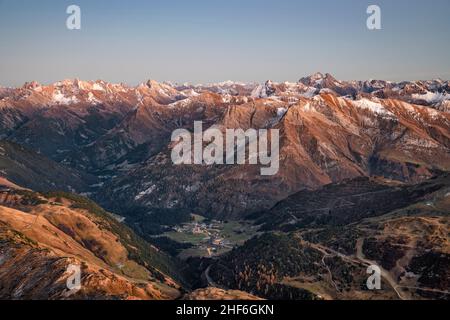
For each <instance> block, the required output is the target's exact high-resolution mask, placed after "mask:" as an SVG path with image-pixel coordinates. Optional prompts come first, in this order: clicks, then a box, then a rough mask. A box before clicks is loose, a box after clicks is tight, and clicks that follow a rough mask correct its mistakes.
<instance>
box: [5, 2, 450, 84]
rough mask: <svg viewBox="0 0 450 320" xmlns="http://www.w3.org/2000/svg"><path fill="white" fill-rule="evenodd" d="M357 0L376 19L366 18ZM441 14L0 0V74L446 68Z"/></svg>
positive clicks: (443, 7)
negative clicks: (73, 25)
mask: <svg viewBox="0 0 450 320" xmlns="http://www.w3.org/2000/svg"><path fill="white" fill-rule="evenodd" d="M71 4H77V5H79V6H80V7H81V10H82V29H81V30H79V31H70V30H67V29H66V26H65V22H66V19H67V17H68V15H67V14H66V8H67V6H68V5H71ZM369 4H377V5H379V6H380V7H381V9H382V27H383V29H382V30H379V31H369V30H368V29H367V28H366V19H367V17H368V15H367V14H366V8H367V6H368V5H369ZM449 16H450V1H448V0H433V1H425V0H371V1H366V0H315V1H312V0H311V1H301V0H277V1H273V0H270V1H266V0H258V1H257V0H226V1H222V0H191V1H189V0H145V1H144V0H128V1H119V0H71V1H66V0H42V1H36V0H0V85H3V86H17V85H21V84H22V83H23V82H25V81H30V80H37V81H39V82H42V83H50V82H54V81H57V80H61V79H66V78H80V79H86V80H96V79H104V80H107V81H112V82H126V83H129V84H133V85H134V84H137V83H139V82H143V81H145V80H146V79H150V78H151V79H155V80H158V81H165V80H171V81H176V82H186V81H189V82H194V83H205V82H216V81H223V80H228V79H232V80H239V81H258V82H261V81H264V80H267V79H271V80H274V81H285V80H286V81H296V80H298V79H299V78H300V77H302V76H305V75H308V74H311V73H314V72H316V71H322V72H329V73H332V74H334V75H335V76H336V77H337V78H340V79H372V78H380V79H388V80H411V79H431V78H438V77H440V78H443V79H449V78H450V59H449V58H448V57H449V54H450V33H449V30H450V19H449Z"/></svg>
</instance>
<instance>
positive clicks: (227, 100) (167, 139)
mask: <svg viewBox="0 0 450 320" xmlns="http://www.w3.org/2000/svg"><path fill="white" fill-rule="evenodd" d="M449 112H450V81H443V80H439V79H438V80H430V81H404V82H390V81H383V80H368V81H339V80H337V79H335V78H334V77H333V76H332V75H330V74H322V73H316V74H314V75H311V76H308V77H303V78H301V79H300V80H299V81H298V82H295V83H291V82H283V83H277V82H273V81H266V82H264V83H262V84H257V83H240V82H232V81H227V82H223V83H216V84H207V85H192V84H173V83H158V82H156V81H154V80H149V81H147V82H145V83H142V84H140V85H138V86H135V87H132V86H128V85H125V84H112V83H108V82H105V81H81V80H78V79H75V80H64V81H60V82H57V83H54V84H50V85H41V84H39V83H36V82H29V83H26V84H24V86H22V87H20V88H1V87H0V182H1V185H3V188H4V191H3V196H2V198H1V199H3V200H2V201H0V223H1V226H2V229H1V237H0V239H1V240H0V243H1V246H2V247H1V249H0V284H1V285H0V296H1V297H8V298H11V297H12V298H21V297H22V298H26V297H32V298H33V297H36V298H42V297H44V296H45V294H47V296H48V297H51V298H61V297H64V290H63V289H62V287H61V283H62V282H61V281H59V280H58V281H59V282H58V281H56V280H55V279H53V278H52V279H46V281H47V282H45V281H44V282H45V283H46V284H45V283H44V282H43V287H42V288H38V289H36V291H33V290H32V288H31V287H32V286H33V285H32V284H34V283H36V281H40V279H41V278H42V277H44V278H45V276H44V275H43V272H44V271H43V270H44V269H46V268H47V270H48V269H49V268H55V270H57V271H55V272H54V274H55V276H56V274H59V276H60V277H64V273H63V272H62V270H63V267H64V266H66V264H67V263H68V262H67V261H69V260H71V259H78V260H79V261H82V262H84V263H85V264H86V270H89V271H88V273H89V274H90V275H92V278H93V279H97V280H96V281H99V282H101V279H102V277H106V278H108V279H112V278H114V279H115V280H114V283H111V284H108V285H107V287H108V288H102V289H98V285H97V284H96V283H95V281H94V280H93V281H94V282H91V283H92V287H88V288H87V289H86V290H87V291H85V292H82V293H79V294H80V295H79V296H78V298H95V297H97V298H102V297H112V298H140V299H149V298H150V299H154V298H162V299H174V298H178V297H181V296H182V295H183V294H184V293H186V292H189V293H190V292H191V291H192V290H194V289H195V287H196V284H198V283H199V282H202V281H199V280H198V279H192V277H191V276H192V274H196V273H198V275H199V277H203V280H204V279H205V273H206V274H207V275H208V277H206V278H209V281H206V283H205V280H204V281H203V285H208V284H209V285H210V286H214V285H215V286H217V287H220V286H221V287H222V288H215V289H214V290H209V291H207V292H208V294H210V293H211V292H220V295H221V296H224V295H227V294H228V295H230V296H236V292H234V293H231V292H228V293H226V292H227V291H226V290H228V289H231V290H243V291H246V292H248V293H252V294H254V295H256V296H259V297H262V298H269V299H270V298H292V299H309V298H320V297H322V298H323V297H325V298H330V299H345V298H352V295H351V292H350V291H352V290H355V288H356V287H357V286H358V285H359V284H360V282H361V281H362V280H361V279H362V275H363V274H364V270H362V269H361V266H364V259H365V258H362V257H363V256H366V257H367V256H371V253H372V255H373V257H371V258H370V259H371V260H376V259H375V258H376V257H375V255H376V254H374V253H373V252H374V251H382V252H383V254H384V252H385V251H386V250H387V251H389V252H388V253H386V255H389V254H390V252H394V253H395V254H398V255H399V257H397V258H396V259H394V260H393V261H392V259H391V258H390V257H387V258H386V259H384V258H380V261H377V262H378V263H381V264H383V263H384V264H385V265H384V269H385V270H386V273H388V274H389V276H387V277H385V281H387V283H388V284H389V283H390V285H391V289H393V291H392V290H391V291H389V292H384V293H382V294H381V295H375V296H374V297H384V298H387V297H394V298H417V297H419V298H427V297H431V293H432V292H434V293H436V294H437V295H434V296H432V297H434V298H436V297H438V298H442V297H444V298H445V297H448V295H446V294H445V292H446V290H447V289H448V283H447V282H446V280H445V277H447V276H448V270H449V268H448V261H449V260H448V257H449V251H448V250H449V247H448V232H447V233H445V232H442V229H443V230H445V228H447V230H448V222H449V221H448V213H449V212H448V209H446V208H445V205H444V204H443V203H446V201H447V200H446V199H447V198H448V195H446V190H447V189H446V188H447V182H448V178H447V177H448V176H447V173H448V172H449V171H450V113H449ZM195 121H203V126H204V127H205V129H206V127H214V128H218V129H219V130H221V131H225V130H226V129H239V128H240V129H243V130H247V129H250V128H253V129H278V130H279V132H280V144H279V146H280V170H279V172H278V173H277V174H276V175H274V176H261V175H260V174H259V173H260V166H259V165H250V164H246V165H214V166H206V165H203V166H202V165H201V166H198V165H183V166H176V165H173V163H172V161H171V151H172V149H173V148H174V144H173V143H172V141H171V134H172V132H173V131H174V130H176V129H180V128H183V129H187V130H189V131H191V132H192V131H193V127H194V122H195ZM430 181H431V182H430ZM436 181H437V182H436ZM349 186H350V187H349ZM55 192H64V193H63V194H60V195H59V196H54V193H55ZM447 192H448V191H447ZM75 194H77V195H76V196H75ZM79 195H81V196H83V197H81V196H79ZM78 197H81V199H83V200H80V198H78ZM84 197H86V198H84ZM446 197H447V198H446ZM28 198H31V199H34V200H33V201H31V200H29V199H28ZM88 198H89V199H91V200H93V201H95V202H97V203H98V204H99V205H100V206H101V207H102V208H104V209H102V208H100V207H98V206H97V205H96V204H94V203H93V202H91V200H88ZM11 199H13V200H11ZM24 199H25V200H24ZM74 199H75V200H74ZM430 199H431V200H430ZM24 201H25V202H24ZM430 201H431V202H430ZM79 202H81V203H82V204H83V207H82V208H81V209H80V208H79ZM86 203H89V208H91V207H94V208H96V209H95V210H93V211H95V212H96V213H99V212H101V215H100V216H101V217H100V218H99V217H98V216H92V212H91V213H89V212H90V211H89V210H87V211H86V207H85V206H86ZM429 203H433V206H436V205H435V203H439V210H438V209H436V210H434V211H433V210H431V209H430V208H429V207H431V208H435V207H433V206H428V204H429ZM411 206H413V207H411ZM416 207H420V210H419V209H417V210H416V209H415V208H416ZM423 208H428V209H430V210H431V212H430V210H425V211H426V212H425V211H424V210H422V209H423ZM447 208H448V207H447ZM60 211H63V212H66V215H63V214H56V212H60ZM91 211H92V210H91ZM109 212H111V213H109ZM411 212H414V213H411ZM189 214H196V215H201V216H203V217H205V218H207V219H213V220H222V221H227V220H231V221H242V220H250V221H252V223H254V224H255V226H258V228H259V233H260V234H259V236H257V237H255V238H253V239H251V240H249V241H248V242H247V243H245V245H244V246H239V247H236V248H235V249H234V250H232V251H231V252H228V253H225V254H224V255H221V256H219V258H218V259H212V261H211V260H210V258H205V259H204V260H201V261H193V260H192V261H190V262H186V261H183V262H182V261H179V260H178V258H176V257H173V256H170V255H169V254H167V253H165V252H163V251H164V250H165V248H166V247H167V243H165V245H164V244H161V243H160V242H158V241H157V240H156V239H155V236H158V235H160V234H161V233H162V232H163V230H165V229H166V228H167V227H172V226H175V225H177V224H181V223H185V222H187V221H189ZM410 215H413V216H414V218H413V217H411V218H408V217H409V216H410ZM36 217H37V218H36ZM38 218H39V219H42V220H43V221H42V225H40V224H39V225H36V227H33V226H32V227H27V226H26V225H29V222H30V221H33V220H34V219H36V220H37V219H38ZM394 218H395V219H394ZM102 219H105V221H106V222H105V221H103V220H102ZM371 219H375V220H371ZM72 220H77V221H72ZM78 220H80V221H83V222H79V221H78ZM368 221H370V223H371V227H367V223H368ZM399 221H402V222H404V223H405V226H408V227H406V229H407V230H406V231H405V232H404V233H405V234H395V236H394V235H392V236H391V235H390V234H391V233H392V232H393V231H392V230H395V227H390V228H391V229H389V228H388V227H387V226H386V225H399V223H400V222H399ZM383 223H384V228H385V231H384V232H380V231H379V230H381V229H382V227H381V226H382V225H383ZM80 224H83V225H85V224H89V225H91V224H92V226H91V227H90V229H86V228H84V227H79V225H80ZM376 224H377V225H376ZM111 225H113V226H111ZM375 225H376V226H375ZM400 225H401V223H400ZM103 227H105V228H106V229H105V230H102V229H103ZM55 228H56V229H55ZM99 228H100V229H99ZM122 228H124V229H123V230H126V231H123V230H122ZM339 228H343V229H344V230H346V232H345V233H342V234H339V235H338V234H334V232H336V230H339ZM35 229H38V230H35ZM431 229H432V230H439V231H436V232H438V233H439V234H438V237H439V239H440V240H439V241H437V240H436V236H437V235H436V233H433V232H434V231H433V232H431V231H430V230H431ZM23 230H25V231H23ZM348 230H352V231H355V232H357V235H359V236H358V237H357V236H353V237H355V238H353V240H352V242H351V244H348V243H347V242H348V241H349V239H348V238H346V237H347V235H348V234H347V231H348ZM377 230H378V231H377ZM418 230H420V235H418V232H419V231H418ZM423 230H428V231H429V232H428V231H427V232H422V231H423ZM46 233H48V236H46V237H44V236H42V235H44V234H46ZM324 233H326V234H327V236H326V237H325V236H323V237H325V238H322V234H324ZM331 233H333V234H334V235H333V236H330V235H329V234H331ZM364 233H366V234H364ZM51 234H57V235H59V236H55V237H56V238H55V237H53V236H52V237H53V238H52V237H51V236H50V235H51ZM131 234H132V236H130V235H131ZM97 235H99V236H98V237H97ZM413 235H414V236H413ZM350 236H351V235H348V237H350ZM123 237H125V238H123ZM129 237H132V238H133V239H138V240H135V241H137V242H138V243H139V246H138V245H137V244H136V243H128V244H127V241H128V240H127V239H128V238H129ZM286 237H287V238H286ZM306 237H308V239H309V240H307V239H306ZM330 237H332V238H333V239H330ZM44 238H45V239H54V240H45V239H44ZM94 238H95V239H94ZM57 239H59V240H57ZM111 239H115V240H114V241H116V242H117V243H118V244H117V246H113V247H114V248H108V246H107V243H109V242H111ZM258 239H259V240H258ZM311 239H313V240H311ZM317 239H319V240H317ZM358 241H359V242H358ZM61 243H68V244H70V243H72V246H70V245H69V246H68V247H67V248H64V249H62V248H61V245H62V244H61ZM119 243H121V245H120V244H119ZM331 243H332V244H331ZM336 243H337V244H336ZM170 244H171V245H172V246H178V245H179V244H173V243H170ZM399 244H401V245H403V246H404V247H406V246H410V247H412V248H414V247H417V246H419V245H424V244H425V245H426V246H428V247H429V248H428V249H429V251H428V252H425V251H423V250H416V249H414V250H412V249H411V250H409V251H405V250H403V251H401V250H396V249H395V248H397V247H398V246H399ZM158 246H161V247H160V248H158ZM361 246H362V249H361ZM69 247H72V248H74V249H73V250H72V249H69ZM269 247H270V248H271V250H275V251H277V250H278V249H276V248H278V247H285V248H286V250H287V252H290V251H292V257H293V260H292V261H297V260H295V259H298V264H296V263H294V264H295V265H296V266H295V267H294V266H293V267H292V268H293V269H289V270H285V269H284V267H283V266H288V265H290V263H291V262H292V261H290V262H289V261H284V260H280V261H284V262H282V263H278V264H276V263H275V262H274V261H271V259H272V258H273V259H275V260H278V258H277V257H276V253H275V252H273V253H271V254H272V256H270V255H265V254H263V253H262V252H263V251H267V252H272V251H271V250H268V248H269ZM75 248H76V249H75ZM133 248H137V252H134V253H133V252H132V251H133V250H134V249H133ZM149 248H150V249H149ZM343 248H344V249H343ZM345 248H346V249H345ZM386 248H388V249H386ZM47 250H50V252H47ZM361 250H362V251H361ZM114 251H117V252H121V254H119V253H115V252H114ZM400 251H401V252H400ZM249 252H254V253H255V254H256V256H252V255H250V254H249ZM147 254H149V255H154V256H155V257H157V258H155V259H150V258H142V257H139V255H145V256H146V255H147ZM427 254H428V255H430V256H427ZM339 255H345V256H346V257H343V256H339ZM433 255H437V256H440V257H441V258H442V260H440V259H437V260H436V261H440V262H439V264H440V267H437V266H435V263H436V262H433V261H431V260H432V259H431V258H430V257H431V256H433ZM28 256H32V257H35V259H34V258H33V259H30V260H29V261H30V262H29V263H30V268H32V269H33V270H35V271H36V272H35V273H33V274H30V275H29V277H27V276H25V278H20V280H15V279H16V277H17V275H16V274H15V273H14V270H13V269H11V266H13V265H14V263H17V261H26V260H23V259H25V257H28ZM136 256H137V257H136ZM130 257H133V258H130ZM349 257H351V258H349ZM358 257H359V258H358ZM383 257H384V256H383ZM247 258H248V259H247ZM357 258H358V259H357ZM5 259H6V260H5ZM14 259H15V260H14ZM21 259H22V260H21ZM58 259H62V260H58ZM64 259H68V260H67V261H65V260H64ZM146 259H148V260H146ZM280 259H284V258H282V257H280ZM332 259H334V260H333V261H334V262H333V265H334V266H335V267H336V270H334V269H332V270H331V269H330V268H329V266H330V264H329V263H331V262H329V263H327V261H328V260H330V261H331V260H332ZM339 259H341V260H342V261H337V260H339ZM352 259H353V260H352ZM368 259H369V258H368ZM402 259H403V260H402ZM430 259H431V260H430ZM386 260H389V261H390V263H391V264H389V263H387V262H386ZM4 261H9V262H10V263H12V264H5V262H4ZM54 261H58V263H60V264H58V263H56V264H55V262H54ZM155 261H157V262H155ZM161 261H165V262H164V263H162V262H161ZM324 261H325V263H324ZM13 262H14V263H13ZM31 263H33V265H31ZM274 263H275V264H274ZM321 263H322V265H321ZM392 263H394V265H392ZM129 264H132V265H133V267H130V268H131V269H133V270H132V271H130V272H131V273H129V272H128V270H127V269H128V268H126V267H123V265H129ZM118 265H119V266H121V267H118ZM445 265H447V266H445ZM261 266H264V267H263V268H264V269H261V270H260V269H258V268H261ZM268 266H271V267H270V268H271V269H270V270H271V272H268V271H267V268H268ZM313 266H315V267H313ZM427 267H428V268H429V270H428V271H424V269H423V268H427ZM124 268H125V269H126V270H124ZM224 268H225V269H224ZM248 268H250V269H252V270H259V274H258V276H256V275H253V274H252V273H251V272H250V273H249V275H247V276H246V277H243V276H242V274H245V272H244V271H245V270H248ZM255 268H256V269H255ZM436 268H437V269H436ZM184 269H186V270H188V269H189V270H191V269H192V270H194V271H192V270H191V271H192V272H191V273H190V274H191V276H189V275H188V276H186V275H185V274H184V273H183V272H180V270H184ZM394 269H395V270H394ZM224 270H225V271H224ZM430 270H431V271H430ZM206 271H208V272H206ZM266 271H267V272H266ZM334 272H337V275H338V276H335V275H334ZM420 272H422V279H421V278H420V276H419V277H417V278H418V279H416V278H414V277H413V278H414V279H416V280H414V281H412V280H411V277H410V278H408V279H409V280H406V278H405V274H408V273H409V274H411V273H414V274H416V273H417V274H419V273H420ZM427 272H428V273H427ZM433 272H434V274H435V275H439V276H438V278H437V279H436V276H435V278H433V280H432V281H431V280H429V281H428V280H426V279H425V278H426V276H427V275H428V276H429V277H433V276H432V273H433ZM137 273H139V276H136V274H137ZM312 273H314V274H319V275H321V276H320V277H318V278H315V279H312V278H311V277H312ZM328 273H330V274H331V276H330V275H329V274H328ZM343 274H353V278H352V280H349V279H345V281H344V280H343V279H344V278H343V277H344V275H343ZM267 277H269V278H270V281H268V280H267V279H268V278H267ZM335 277H337V278H338V280H336V279H337V278H336V279H335ZM211 278H215V281H211ZM247 278H250V280H248V279H247ZM260 278H261V279H260ZM288 278H289V279H290V280H292V279H293V278H295V281H294V280H292V281H288V280H289V279H288ZM306 278H308V279H309V280H308V281H309V282H308V281H306V280H305V279H306ZM319 278H320V279H319ZM447 278H448V277H447ZM13 279H14V280H13ZM17 279H19V278H17ZM58 279H59V278H58ZM302 279H303V280H302ZM420 279H421V280H420ZM207 280H208V279H207ZM335 280H336V281H341V282H342V283H340V284H338V283H337V282H336V281H335ZM441 280H442V281H441ZM49 281H56V282H57V283H58V287H52V285H51V284H50V282H49ZM402 281H403V282H402ZM408 281H409V282H408ZM211 282H213V284H214V285H212V283H211ZM404 282H408V284H404ZM143 283H144V284H145V285H143ZM306 283H308V285H306ZM311 283H313V284H314V285H311ZM318 283H320V285H318ZM344 283H345V285H344ZM392 283H397V284H394V285H392ZM341 285H342V286H341ZM400 285H402V286H404V287H405V286H406V287H409V288H413V287H414V288H425V289H424V290H422V291H420V290H418V293H417V292H403V291H402V292H400V293H399V294H397V293H398V292H397V291H396V290H395V289H396V287H397V286H400ZM23 286H25V287H26V288H28V289H27V290H21V289H20V288H23ZM148 286H150V287H151V288H150V287H148ZM330 286H332V287H331V288H330ZM118 287H120V290H119V288H118ZM344 287H345V288H346V289H344ZM155 288H157V289H155ZM286 288H288V289H286ZM292 288H296V289H295V290H294V289H292ZM333 288H334V289H333ZM297 289H298V290H297ZM345 290H347V291H345ZM433 290H435V291H433ZM12 292H14V294H12ZM49 292H52V294H50V293H49ZM357 292H358V294H355V295H354V296H353V298H355V297H356V298H358V297H359V298H371V297H372V295H371V293H370V292H361V291H358V290H357ZM396 292H397V293H396ZM443 293H444V294H443ZM204 295H205V292H203V291H199V292H197V293H196V294H190V295H189V296H187V297H188V298H190V297H196V296H204ZM242 296H247V295H246V294H245V293H242ZM69 298H70V297H69ZM74 298H77V296H75V297H74Z"/></svg>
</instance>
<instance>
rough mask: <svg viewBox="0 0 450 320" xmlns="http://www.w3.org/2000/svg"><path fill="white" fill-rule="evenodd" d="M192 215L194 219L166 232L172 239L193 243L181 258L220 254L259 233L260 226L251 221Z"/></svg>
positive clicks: (182, 253)
mask: <svg viewBox="0 0 450 320" xmlns="http://www.w3.org/2000/svg"><path fill="white" fill-rule="evenodd" d="M192 216H193V220H192V221H190V222H188V223H184V224H182V225H178V226H174V227H173V228H172V230H171V231H169V232H166V233H165V236H167V237H169V238H170V239H172V240H175V241H177V242H180V243H188V244H191V245H192V246H191V247H190V248H188V249H185V250H183V251H182V252H181V253H180V258H188V257H213V256H216V255H220V254H223V253H225V252H227V251H230V250H232V249H233V248H234V247H236V246H240V245H242V244H243V243H244V242H245V241H247V240H248V239H250V238H251V237H253V236H254V235H256V234H257V229H258V227H257V226H254V225H252V224H251V222H249V221H220V220H209V219H205V218H204V217H202V216H199V215H192Z"/></svg>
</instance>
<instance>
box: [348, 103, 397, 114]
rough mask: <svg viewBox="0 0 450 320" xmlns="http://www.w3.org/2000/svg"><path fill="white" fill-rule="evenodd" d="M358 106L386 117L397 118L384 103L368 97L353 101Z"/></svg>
mask: <svg viewBox="0 0 450 320" xmlns="http://www.w3.org/2000/svg"><path fill="white" fill-rule="evenodd" d="M353 103H354V104H355V105H356V106H357V107H358V108H361V109H366V110H369V111H371V112H373V113H374V114H376V115H379V116H383V117H386V118H395V115H394V114H393V113H392V112H390V111H389V110H387V109H386V108H385V107H384V106H383V105H382V104H380V103H377V102H373V101H371V100H368V99H361V100H357V101H354V102H353Z"/></svg>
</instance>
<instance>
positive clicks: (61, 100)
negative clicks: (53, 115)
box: [52, 91, 79, 105]
mask: <svg viewBox="0 0 450 320" xmlns="http://www.w3.org/2000/svg"><path fill="white" fill-rule="evenodd" d="M52 101H53V102H54V103H57V104H63V105H69V104H74V103H77V102H79V101H78V99H77V97H75V96H71V97H66V96H65V95H64V94H62V93H61V92H60V91H56V92H55V93H53V97H52Z"/></svg>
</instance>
